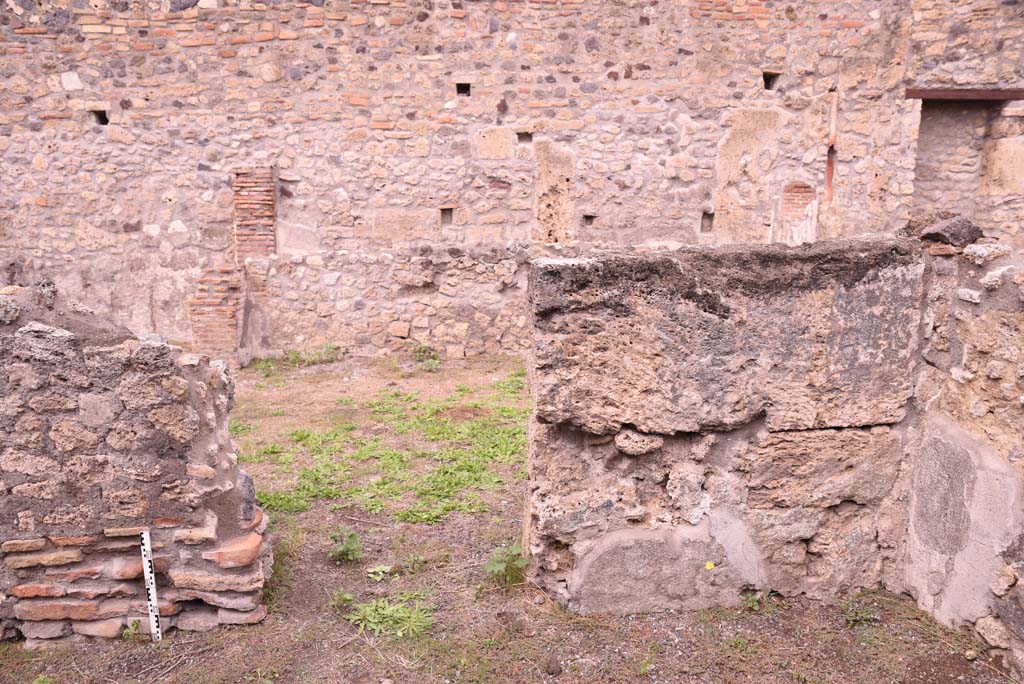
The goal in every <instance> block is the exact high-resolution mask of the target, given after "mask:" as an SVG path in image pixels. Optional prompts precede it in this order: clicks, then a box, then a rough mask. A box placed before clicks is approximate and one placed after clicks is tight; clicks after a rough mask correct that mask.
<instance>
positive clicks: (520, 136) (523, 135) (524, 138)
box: [516, 131, 533, 145]
mask: <svg viewBox="0 0 1024 684" xmlns="http://www.w3.org/2000/svg"><path fill="white" fill-rule="evenodd" d="M516 142H518V143H519V144H520V145H528V144H529V143H532V142H533V133H531V132H530V131H519V132H518V133H516Z"/></svg>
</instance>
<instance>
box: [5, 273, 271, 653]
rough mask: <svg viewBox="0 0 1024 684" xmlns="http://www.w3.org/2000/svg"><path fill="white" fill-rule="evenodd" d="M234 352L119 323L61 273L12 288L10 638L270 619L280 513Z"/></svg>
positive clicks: (8, 357) (8, 349)
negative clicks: (138, 332) (148, 551)
mask: <svg viewBox="0 0 1024 684" xmlns="http://www.w3.org/2000/svg"><path fill="white" fill-rule="evenodd" d="M233 390H234V386H233V382H232V380H231V378H230V376H229V375H228V374H227V368H226V366H225V364H224V363H223V362H220V361H213V362H211V361H209V359H207V358H206V357H204V356H200V355H197V354H190V353H185V352H183V351H182V350H180V349H178V348H176V347H173V346H170V345H167V344H165V343H163V342H156V341H152V340H149V339H139V338H136V337H135V336H134V335H132V334H131V333H130V332H129V331H128V330H126V329H124V328H121V327H119V326H115V325H112V324H110V323H107V322H105V321H104V320H103V319H101V318H100V317H98V316H96V315H95V314H94V313H93V312H92V311H91V310H89V309H87V308H85V307H83V306H82V305H80V304H78V303H77V302H74V301H72V300H70V299H67V298H65V297H64V296H62V295H61V294H59V293H58V292H57V291H56V288H54V287H53V285H52V284H50V283H45V282H44V283H41V284H38V285H36V286H34V287H28V288H21V287H6V288H2V289H0V396H2V399H0V435H2V436H3V445H2V447H0V638H10V637H14V636H16V635H17V634H19V633H20V634H21V635H22V636H24V637H26V638H27V639H28V644H29V646H33V645H39V644H41V643H43V642H50V641H51V640H53V639H60V638H65V637H72V636H75V635H85V636H103V637H117V636H120V634H121V631H122V629H124V628H125V627H126V626H129V625H131V623H132V622H133V621H135V620H138V621H139V623H140V629H141V631H142V632H143V633H148V631H149V624H148V622H149V621H148V617H147V616H146V613H147V610H146V598H145V597H146V594H145V589H144V586H143V581H142V574H143V571H142V561H141V557H140V553H139V532H140V531H141V530H143V529H149V530H150V533H151V537H152V541H153V555H154V566H155V570H156V578H157V587H158V597H159V610H160V614H161V616H162V618H161V622H162V626H164V627H167V626H176V627H177V628H179V629H184V630H207V629H212V628H214V627H216V626H217V625H218V624H245V623H251V622H258V621H259V620H261V619H262V618H263V616H264V615H265V614H266V609H265V608H264V607H263V606H262V605H261V604H260V600H261V599H260V597H261V589H262V586H263V583H264V581H265V580H266V578H267V577H268V576H269V573H270V570H271V565H272V561H273V558H272V549H271V544H270V540H269V539H268V538H267V537H266V536H265V535H264V532H265V530H266V528H267V524H268V519H267V518H266V517H265V516H264V515H263V513H262V511H261V509H260V508H259V506H258V505H257V504H256V499H255V488H254V487H253V483H252V480H251V479H250V478H249V476H248V475H246V474H245V473H244V472H243V471H241V470H240V469H239V468H238V465H237V460H236V455H235V448H234V445H233V442H232V440H231V437H230V435H229V434H228V411H229V410H230V409H231V407H232V405H233V397H232V394H233Z"/></svg>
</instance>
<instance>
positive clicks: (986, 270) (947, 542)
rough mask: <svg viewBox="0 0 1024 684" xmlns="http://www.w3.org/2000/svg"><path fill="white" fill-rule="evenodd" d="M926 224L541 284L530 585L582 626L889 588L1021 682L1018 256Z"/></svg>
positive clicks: (572, 268)
mask: <svg viewBox="0 0 1024 684" xmlns="http://www.w3.org/2000/svg"><path fill="white" fill-rule="evenodd" d="M940 219H944V220H940ZM935 220H936V221H938V223H934V222H933V223H931V224H930V225H928V224H927V223H926V224H925V225H920V224H918V225H914V224H912V226H911V228H912V230H914V232H921V231H923V232H924V233H925V235H927V236H928V237H929V240H928V241H925V242H924V243H923V247H922V244H921V242H920V241H919V240H918V239H917V238H916V237H905V238H883V239H871V240H859V241H858V240H844V241H836V242H823V243H815V244H812V245H805V246H802V247H786V246H756V247H754V246H752V247H742V248H740V247H736V248H716V249H703V250H698V249H688V250H681V251H676V252H665V253H659V254H650V255H636V254H630V255H625V254H611V253H601V254H594V255H591V256H589V257H586V258H577V259H541V260H536V261H534V262H533V264H532V269H531V273H530V284H529V294H530V306H531V309H532V325H533V331H534V335H533V346H532V350H531V381H532V383H531V384H532V388H533V392H534V398H535V400H536V408H535V414H534V418H533V421H532V425H531V454H530V464H529V478H530V502H529V512H528V517H527V521H526V539H527V542H528V546H529V550H530V553H531V555H532V558H533V562H532V565H531V571H530V572H531V577H532V580H533V581H534V582H536V583H537V584H538V585H540V586H541V587H543V588H545V589H546V590H547V591H549V592H550V593H551V594H552V595H553V596H555V597H556V598H557V599H558V600H559V601H561V602H563V603H564V604H566V605H568V606H569V607H570V608H572V609H574V610H577V611H580V612H584V613H589V612H645V611H658V610H668V609H688V608H702V607H706V606H711V605H738V604H739V603H740V601H741V597H742V595H743V594H744V593H745V592H750V591H759V590H767V589H772V590H775V591H778V592H780V593H782V594H784V595H797V594H804V595H808V596H811V597H816V598H821V599H830V598H833V597H837V596H841V595H845V594H848V593H850V592H852V591H854V590H857V589H859V588H864V587H876V586H884V587H886V588H888V589H890V590H892V591H896V592H908V593H910V594H912V595H913V596H914V597H915V598H916V599H917V601H918V603H919V605H920V606H921V607H922V608H924V609H925V610H927V611H929V612H930V613H932V614H934V615H935V616H936V617H937V618H938V619H939V620H940V621H941V622H943V623H944V624H947V625H955V626H961V625H969V626H971V627H973V628H974V629H975V630H976V631H977V632H978V633H979V634H980V635H981V636H982V637H983V638H984V639H986V640H987V641H988V643H989V644H991V645H993V646H994V647H997V648H1001V649H1006V650H1007V652H1008V653H1010V654H1011V655H1012V656H1013V660H1014V662H1015V663H1016V666H1017V667H1018V668H1020V666H1021V664H1022V663H1024V591H1022V589H1021V587H1020V586H1019V585H1018V584H1017V582H1018V578H1019V577H1021V576H1024V551H1022V549H1024V507H1022V503H1024V470H1022V460H1021V459H1022V457H1024V444H1022V438H1021V435H1024V275H1022V272H1024V258H1022V254H1021V253H1020V252H1015V251H1014V250H1013V249H1011V248H1010V247H1009V246H1007V245H1006V244H1003V243H1000V242H999V241H996V240H992V239H986V238H981V239H980V240H978V238H979V237H980V231H978V230H976V229H974V228H973V226H971V225H970V224H969V222H965V221H963V220H960V219H957V218H949V217H942V216H940V217H937V218H936V219H935ZM972 241H973V242H972Z"/></svg>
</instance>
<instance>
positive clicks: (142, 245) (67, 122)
mask: <svg viewBox="0 0 1024 684" xmlns="http://www.w3.org/2000/svg"><path fill="white" fill-rule="evenodd" d="M1022 12H1024V10H1022V6H1021V5H1014V4H1009V3H1004V2H1000V1H999V0H972V1H971V2H951V1H950V0H913V1H912V2H906V3H882V4H879V3H877V2H874V1H872V0H853V1H851V2H845V3H841V4H834V3H833V4H829V5H828V6H827V7H823V6H822V3H819V2H799V1H794V2H790V3H769V2H762V1H761V0H742V1H741V0H736V1H732V0H728V1H718V0H716V1H715V2H708V1H705V0H673V1H672V2H663V3H659V4H656V5H652V4H650V3H646V2H635V1H633V0H628V1H622V2H604V1H598V0H559V1H557V2H537V1H532V0H531V1H529V2H526V1H522V0H510V1H506V0H501V1H497V2H474V1H469V0H374V2H372V3H355V2H349V1H348V0H312V1H310V2H302V1H300V0H279V1H275V2H268V3H256V2H250V1H248V0H94V1H92V2H89V3H84V2H80V1H78V0H74V1H72V0H45V1H43V0H0V154H2V155H3V159H4V167H5V170H6V171H7V174H6V179H7V180H6V182H5V183H4V184H3V185H2V186H0V238H2V239H0V258H2V261H3V269H2V270H0V273H2V277H3V278H4V279H5V280H6V281H7V282H17V283H31V282H32V281H33V280H34V278H35V277H36V275H37V274H39V273H46V274H50V275H52V277H53V278H54V279H56V281H57V282H58V285H60V286H61V287H62V288H66V289H68V290H69V291H75V292H76V293H79V294H80V296H81V298H82V299H83V301H85V302H87V303H88V304H89V305H90V306H93V307H94V308H96V309H97V310H98V311H101V312H102V313H104V314H109V315H111V316H112V317H114V319H115V320H116V321H117V322H119V323H121V324H124V325H128V326H129V327H131V328H132V329H133V330H138V331H152V332H159V333H162V334H165V335H168V336H169V337H170V338H171V339H172V340H176V341H182V342H185V341H189V340H192V339H193V338H195V339H196V340H197V341H199V342H200V344H199V346H200V347H203V348H208V349H210V350H211V351H216V352H217V353H221V352H220V349H218V348H216V347H204V345H205V343H202V340H204V339H206V338H207V337H212V338H213V339H215V340H219V339H220V337H219V336H220V334H221V333H222V332H223V330H225V329H228V328H232V326H234V328H232V329H244V327H245V326H244V324H242V323H241V322H240V320H239V318H238V317H239V316H242V315H243V314H244V312H245V311H246V309H247V308H249V309H252V303H251V302H249V303H247V302H244V301H242V302H240V303H238V302H235V301H234V300H233V299H232V297H231V296H228V295H225V296H222V295H223V293H214V294H215V295H216V296H215V297H212V298H210V299H211V300H218V299H219V300H220V301H223V304H222V308H217V305H216V304H215V303H211V302H210V301H207V302H204V303H203V304H202V308H203V311H202V314H203V315H202V316H200V317H199V318H197V317H196V316H195V315H193V312H191V311H190V309H189V305H188V304H186V302H188V301H189V300H190V299H193V298H195V297H197V296H198V297H200V298H204V299H205V297H203V295H204V294H210V291H211V288H212V289H216V285H217V284H216V283H213V282H212V281H213V280H216V279H217V278H218V277H219V275H218V274H220V273H221V271H220V269H222V268H223V267H224V266H225V265H226V264H227V265H235V266H236V267H241V266H242V265H244V262H245V257H246V256H255V257H256V258H257V259H262V258H265V257H267V256H272V255H271V254H268V251H269V250H270V249H271V248H272V249H273V250H276V253H277V256H279V257H280V258H281V259H290V258H292V257H302V258H307V257H313V258H314V259H316V258H323V259H324V260H325V261H329V260H330V258H331V257H329V256H328V254H329V253H330V252H338V251H346V252H359V253H365V254H367V255H372V254H374V253H378V254H379V255H380V257H381V258H382V259H383V258H386V255H394V256H395V258H396V259H398V260H399V261H407V260H411V259H414V258H416V256H417V254H418V253H417V250H418V249H419V248H420V247H422V246H424V245H425V246H430V247H432V248H434V249H435V250H443V249H446V248H448V247H452V246H455V247H458V248H461V249H465V250H471V249H472V250H476V251H481V252H487V251H489V250H490V249H492V248H503V249H507V248H509V246H510V245H522V244H529V243H534V244H540V243H547V242H557V243H558V244H561V245H564V244H567V243H578V244H580V245H584V246H585V245H597V246H633V245H657V244H662V245H664V244H674V245H681V244H722V243H736V242H741V243H746V242H766V241H769V240H783V241H789V242H799V241H804V240H810V239H822V238H828V237H836V236H841V235H854V234H859V233H862V232H865V231H875V232H883V233H885V232H892V231H894V230H895V229H896V228H898V227H899V225H901V224H902V223H903V222H904V221H905V220H906V219H907V218H908V217H909V215H910V211H911V207H912V205H913V202H912V198H913V192H914V158H915V153H916V146H917V130H918V118H919V111H920V107H921V105H920V100H917V99H907V98H906V97H905V88H906V87H908V86H916V87H945V88H972V87H973V88H977V87H987V88H1013V87H1018V88H1019V87H1022V86H1024V54H1022V50H1024V39H1022V36H1024V21H1022V20H1021V19H1022V14H1021V13H1022ZM1009 118H1010V119H1012V120H1011V121H1010V122H1009V123H1008V124H1007V125H1008V126H1014V125H1016V124H1015V123H1014V121H1015V120H1016V119H1018V118H1019V117H1018V116H1017V115H1014V116H1011V117H1009ZM1010 137H1019V134H1014V135H1013V136H1010ZM997 146H998V148H999V149H998V150H996V151H995V153H994V156H993V159H994V160H995V163H994V164H993V165H992V166H991V168H992V169H993V173H995V174H996V176H997V177H999V178H1003V179H1005V180H1004V181H1002V183H1003V184H1002V185H999V184H996V185H995V186H993V187H998V188H1004V189H1005V188H1006V187H1007V186H1006V183H1007V182H1010V183H1013V182H1014V181H1013V180H1012V177H1010V176H1006V175H1005V174H1003V173H1002V172H1000V171H998V169H999V168H1007V167H1006V163H1003V162H1000V160H1008V159H1010V158H1012V157H1013V156H1014V155H1016V150H1017V144H1016V141H1015V142H1012V143H1005V142H1004V143H998V145H997ZM1007 163H1008V162H1007ZM248 181H251V182H252V183H251V184H247V182H248ZM787 189H789V190H790V192H789V194H788V195H787ZM998 194H999V195H1000V196H1001V197H1005V196H1010V195H1012V194H1013V193H1010V192H1000V193H998ZM994 205H998V206H999V207H1003V208H1002V209H1000V210H999V212H996V213H991V214H986V215H983V216H979V217H977V220H979V221H981V222H982V223H983V227H985V228H986V229H987V230H990V231H993V232H1004V233H1011V232H1014V231H1017V230H1018V227H1019V223H1020V222H1019V221H1018V220H1014V218H1013V216H1012V215H1011V214H1013V212H1019V209H1020V207H1019V204H1017V203H1014V204H1012V205H1011V206H1010V207H1009V208H1006V206H1007V205H1006V204H1005V203H1004V202H1002V200H1000V201H998V202H995V203H994ZM1016 216H1018V217H1019V213H1017V214H1016ZM268 221H272V222H273V225H269V223H268ZM477 248H479V250H477ZM484 268H485V270H486V269H487V268H488V267H487V266H486V263H485V265H484ZM463 273H465V274H466V275H467V276H469V275H470V274H471V273H472V270H471V269H465V270H463ZM452 275H454V274H452ZM474 282H475V275H474V276H473V278H470V279H468V280H467V281H466V282H465V283H464V284H463V285H464V287H462V286H460V287H461V289H462V291H465V292H469V291H471V290H472V289H473V287H472V285H473V283H474ZM240 287H242V289H243V290H244V291H245V292H250V291H253V288H252V287H250V286H248V285H245V286H240ZM258 289H259V284H257V285H256V290H258ZM377 289H378V290H379V291H380V292H382V293H385V292H388V291H389V289H390V288H388V287H387V286H379V287H378V288H377ZM197 293H199V294H198V295H197ZM320 303H321V302H318V303H317V304H320ZM475 303H476V300H475V298H473V297H468V296H460V297H459V298H458V306H456V307H452V308H450V309H449V310H451V311H453V312H454V311H456V310H458V311H459V317H457V318H456V317H451V318H449V317H446V316H444V315H436V316H432V317H431V319H430V321H431V322H430V326H431V327H430V330H429V333H428V334H429V336H430V337H437V338H440V337H444V335H445V334H446V333H445V331H446V330H447V329H449V328H451V326H452V325H454V324H457V323H460V322H462V321H463V320H464V318H465V316H464V315H463V311H464V310H468V309H473V308H474V307H475ZM507 303H508V304H509V305H510V306H514V304H513V298H511V297H509V298H507ZM325 304H327V305H329V306H330V305H333V303H331V302H326V303H325ZM373 305H374V307H376V308H377V309H380V310H382V311H383V310H386V309H388V308H389V307H390V308H394V307H395V306H397V305H396V304H395V302H392V301H391V300H388V299H382V300H379V301H376V302H374V303H373ZM490 306H491V304H490V303H487V304H486V306H485V308H484V309H483V310H482V312H481V313H482V314H483V315H484V316H485V317H491V318H494V319H496V317H494V316H492V315H491V311H490V309H489V308H488V307H490ZM275 307H276V308H278V309H282V310H284V309H288V308H289V307H290V304H289V303H288V302H287V301H285V302H280V301H277V300H276V298H272V301H271V309H274V308H275ZM218 311H223V312H224V319H225V321H223V325H217V324H216V321H215V319H214V314H216V313H217V312H218ZM239 312H242V313H239ZM232 315H234V316H236V318H235V319H234V320H227V319H228V318H230V317H231V316H232ZM268 316H269V318H270V319H273V320H277V319H278V318H279V316H276V315H275V314H273V313H272V312H271V313H269V314H268ZM197 320H198V321H200V323H199V324H198V325H199V329H198V330H196V329H195V327H196V325H197V323H196V322H197ZM392 322H395V323H401V322H402V321H401V320H400V319H398V318H396V319H395V320H394V321H389V322H388V323H389V324H390V323H392ZM380 323H383V322H380ZM380 323H378V322H377V321H374V322H373V323H372V326H373V327H377V326H379V324H380ZM207 324H209V326H210V327H209V329H208V327H207ZM236 324H237V325H236ZM401 327H402V326H400V325H399V326H396V329H399V328H401ZM334 328H335V329H338V330H341V329H342V328H343V325H342V322H341V321H340V319H339V320H338V321H336V322H335V323H334ZM265 332H266V334H267V336H268V339H269V341H270V344H271V346H272V347H274V348H288V347H293V346H297V345H301V344H302V342H303V337H302V336H301V335H295V334H293V333H292V332H291V330H290V329H287V328H285V329H281V328H276V327H273V326H272V327H270V328H269V329H267V330H266V331H265ZM504 334H505V333H504V332H503V330H502V329H501V328H495V329H493V330H491V331H489V332H488V335H489V336H490V337H496V336H498V335H504ZM343 336H344V337H345V338H355V337H356V331H352V330H347V329H346V330H345V332H344V335H343ZM371 337H372V339H374V340H379V339H380V338H379V336H377V335H371ZM402 339H403V338H400V337H390V338H388V339H387V340H386V342H387V344H381V345H379V346H378V345H377V344H376V343H374V344H373V347H374V349H375V350H378V351H379V350H382V349H387V348H388V347H389V346H395V345H398V344H401V341H402ZM466 342H467V344H469V340H467V341H466ZM244 344H249V343H244ZM456 346H457V345H456ZM464 346H465V345H464Z"/></svg>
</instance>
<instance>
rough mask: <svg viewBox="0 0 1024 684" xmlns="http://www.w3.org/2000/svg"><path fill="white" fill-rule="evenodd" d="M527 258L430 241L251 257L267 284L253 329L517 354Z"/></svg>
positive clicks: (374, 348) (301, 341) (348, 344)
mask: <svg viewBox="0 0 1024 684" xmlns="http://www.w3.org/2000/svg"><path fill="white" fill-rule="evenodd" d="M527 259H528V255H527V253H526V251H525V250H522V249H503V248H498V249H493V250H489V251H469V250H462V249H458V248H450V249H443V250H440V249H429V248H428V249H424V250H419V251H418V252H416V253H412V254H410V253H407V252H405V253H403V252H397V253H392V252H390V251H381V252H369V253H368V252H362V251H359V252H357V251H353V252H347V251H338V252H333V251H332V252H327V253H324V254H322V255H321V254H318V255H313V256H307V257H301V256H294V257H291V258H275V259H268V260H260V261H256V262H253V263H251V264H250V273H251V274H253V275H255V276H256V277H258V278H260V279H261V280H263V281H265V283H266V292H265V294H263V295H260V296H259V297H258V300H257V301H258V306H259V307H260V311H259V315H260V316H262V317H263V318H262V319H261V324H260V327H259V328H257V329H267V328H270V329H272V330H274V336H275V339H282V338H284V339H289V340H294V346H296V347H301V346H307V347H308V346H317V345H322V344H335V345H340V346H342V347H344V348H346V349H350V350H353V351H356V352H359V353H364V354H369V355H375V354H380V353H382V351H383V350H386V349H388V348H389V347H393V346H395V345H396V344H397V345H405V346H409V345H416V344H422V345H429V346H431V347H433V348H434V349H436V350H437V351H438V352H439V353H442V354H444V355H446V356H449V357H455V358H458V357H461V356H466V355H472V354H480V353H488V354H497V353H517V354H518V353H523V352H524V351H525V349H526V343H527V334H526V330H527V310H526V267H527ZM266 344H269V341H268V342H267V343H266Z"/></svg>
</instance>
